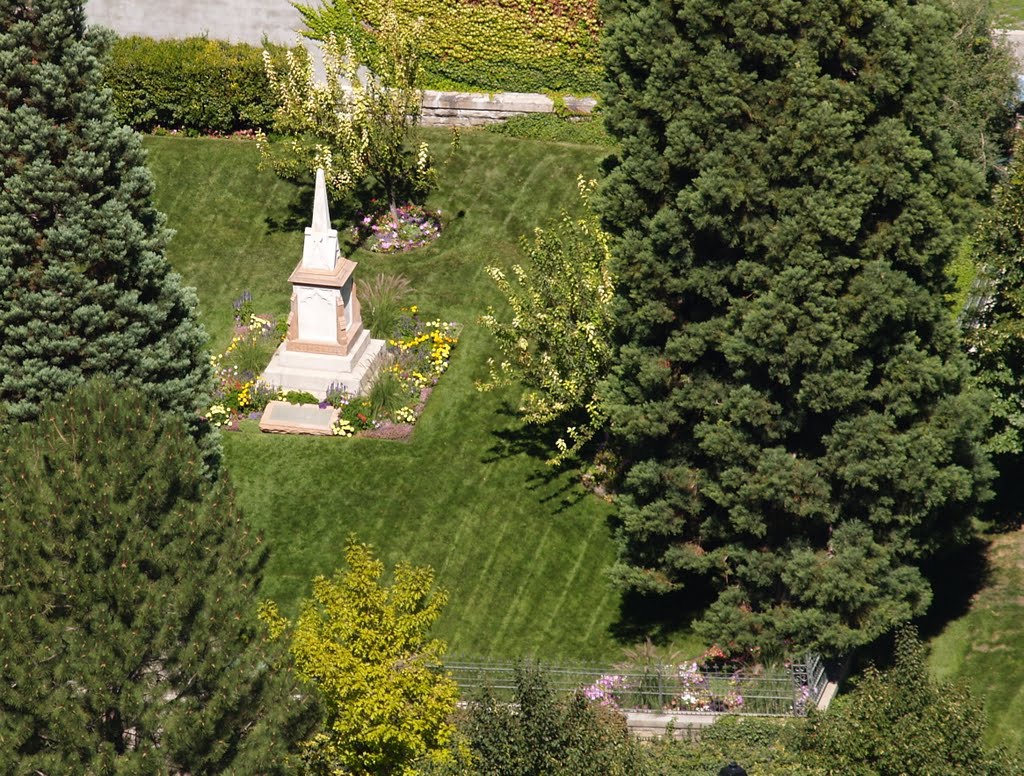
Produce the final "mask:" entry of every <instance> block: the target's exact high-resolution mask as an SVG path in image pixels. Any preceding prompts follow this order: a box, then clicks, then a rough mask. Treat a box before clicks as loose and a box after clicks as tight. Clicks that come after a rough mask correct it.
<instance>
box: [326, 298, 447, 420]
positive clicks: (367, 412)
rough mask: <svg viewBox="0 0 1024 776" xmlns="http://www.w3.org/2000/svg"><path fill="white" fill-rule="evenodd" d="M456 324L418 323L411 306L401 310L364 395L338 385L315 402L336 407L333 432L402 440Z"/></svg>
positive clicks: (436, 375)
mask: <svg viewBox="0 0 1024 776" xmlns="http://www.w3.org/2000/svg"><path fill="white" fill-rule="evenodd" d="M460 328H461V327H460V326H459V325H458V324H457V323H454V322H450V321H440V320H429V321H424V320H423V319H422V318H421V317H420V315H419V313H418V312H417V309H416V308H415V307H409V308H405V309H404V311H403V315H402V317H401V318H400V319H399V322H398V325H397V327H396V333H395V337H394V338H392V339H390V340H388V343H387V355H386V357H385V363H384V364H382V365H381V367H380V369H379V370H378V373H377V375H376V377H375V378H374V382H373V384H372V385H371V387H370V390H369V391H368V392H367V394H366V395H365V396H358V397H354V396H351V395H350V394H348V393H345V392H344V391H342V390H340V389H331V390H328V393H327V398H326V399H325V401H324V402H323V403H322V404H321V406H328V405H330V406H334V407H337V408H338V409H339V410H341V414H340V416H339V418H338V420H337V422H336V423H335V425H334V433H335V435H337V436H343V437H347V436H366V437H373V438H376V439H407V438H408V437H409V436H410V435H411V434H412V430H413V426H414V425H415V423H416V419H417V418H418V417H419V415H420V413H422V412H423V408H424V407H425V406H426V402H427V399H428V397H429V396H430V392H431V390H432V389H433V387H434V386H435V385H437V381H438V380H439V379H440V377H441V375H443V374H444V373H445V372H446V371H447V369H448V365H449V363H450V359H451V354H452V350H453V348H454V347H455V346H456V344H457V343H458V341H459V332H460Z"/></svg>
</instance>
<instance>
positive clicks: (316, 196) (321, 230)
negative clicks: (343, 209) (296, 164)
mask: <svg viewBox="0 0 1024 776" xmlns="http://www.w3.org/2000/svg"><path fill="white" fill-rule="evenodd" d="M340 258H341V249H340V248H339V247H338V232H337V230H335V229H331V212H330V210H329V209H328V207H327V182H326V179H325V178H324V171H323V170H322V169H318V170H317V171H316V188H315V189H314V192H313V223H312V224H311V225H310V226H307V227H306V232H305V239H304V241H303V243H302V267H303V268H305V269H334V267H335V266H336V265H337V263H338V259H340Z"/></svg>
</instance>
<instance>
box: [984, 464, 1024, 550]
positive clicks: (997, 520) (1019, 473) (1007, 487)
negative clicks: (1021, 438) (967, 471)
mask: <svg viewBox="0 0 1024 776" xmlns="http://www.w3.org/2000/svg"><path fill="white" fill-rule="evenodd" d="M992 463H994V464H995V466H996V471H997V472H998V475H997V476H996V481H995V482H994V483H992V490H993V491H994V492H995V494H996V495H995V498H993V499H992V501H990V502H989V503H988V504H986V505H985V506H986V509H985V512H986V514H985V516H984V517H985V520H986V521H988V523H989V525H990V527H989V530H990V531H992V532H995V533H1010V532H1012V531H1016V530H1017V529H1019V528H1020V527H1021V524H1022V523H1024V512H1022V509H1021V505H1022V504H1024V460H1022V459H1021V457H1020V456H1016V455H1014V456H1010V455H1003V456H993V459H992Z"/></svg>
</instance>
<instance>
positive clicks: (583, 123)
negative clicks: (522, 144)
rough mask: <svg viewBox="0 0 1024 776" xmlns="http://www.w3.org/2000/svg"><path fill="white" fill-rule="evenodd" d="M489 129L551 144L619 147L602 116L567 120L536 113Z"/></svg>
mask: <svg viewBox="0 0 1024 776" xmlns="http://www.w3.org/2000/svg"><path fill="white" fill-rule="evenodd" d="M486 129H487V131H488V132H494V133H496V134H499V135H506V136H508V137H518V138H523V139H527V140H544V141H547V142H549V143H576V144H578V145H595V146H608V147H614V146H615V140H614V139H613V138H612V136H611V135H609V134H608V133H607V132H606V131H605V128H604V124H603V123H602V121H601V116H600V114H598V115H595V116H585V117H579V118H570V117H564V118H563V117H562V116H559V115H557V114H554V113H533V114H530V115H528V116H513V117H512V118H510V119H508V120H507V121H504V122H502V123H500V124H488V125H487V127H486Z"/></svg>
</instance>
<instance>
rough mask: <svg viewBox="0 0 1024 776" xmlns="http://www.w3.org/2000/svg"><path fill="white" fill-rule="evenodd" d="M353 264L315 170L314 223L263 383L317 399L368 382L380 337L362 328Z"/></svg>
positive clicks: (321, 178)
mask: <svg viewBox="0 0 1024 776" xmlns="http://www.w3.org/2000/svg"><path fill="white" fill-rule="evenodd" d="M355 268H356V263H355V262H354V261H350V260H349V259H346V258H344V257H343V256H342V255H341V249H340V248H339V246H338V232H337V231H336V230H334V229H332V228H331V214H330V211H329V209H328V207H327V186H326V183H325V181H324V171H323V170H317V171H316V190H315V193H314V196H313V222H312V224H311V225H310V226H308V227H306V232H305V239H304V242H303V245H302V261H300V262H299V265H298V266H297V267H296V268H295V271H294V272H292V274H291V276H290V277H289V278H288V281H289V282H290V283H291V284H292V309H291V312H290V313H289V315H288V336H287V337H286V338H285V340H284V342H282V343H281V345H280V346H279V347H278V349H277V352H275V353H274V357H273V358H272V359H271V360H270V364H269V366H267V369H266V371H265V372H264V373H263V380H264V382H266V383H267V384H268V385H271V386H274V387H276V388H282V389H284V390H286V391H309V392H310V393H312V394H314V395H316V396H318V397H320V398H323V397H324V395H325V394H326V393H327V388H328V386H330V385H331V384H336V385H339V386H343V387H344V389H345V390H347V391H348V392H350V393H354V394H358V393H361V392H362V391H363V390H364V389H365V388H366V387H367V386H366V383H367V382H368V379H369V378H370V377H372V376H373V369H374V367H375V365H376V363H377V360H378V359H379V358H380V356H381V354H382V353H383V352H384V341H383V340H377V339H372V338H371V337H370V332H369V331H368V330H366V329H364V328H363V321H362V318H361V317H360V315H359V300H358V299H357V298H356V290H355V283H354V281H353V273H354V272H355Z"/></svg>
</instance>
